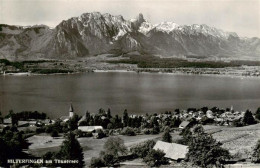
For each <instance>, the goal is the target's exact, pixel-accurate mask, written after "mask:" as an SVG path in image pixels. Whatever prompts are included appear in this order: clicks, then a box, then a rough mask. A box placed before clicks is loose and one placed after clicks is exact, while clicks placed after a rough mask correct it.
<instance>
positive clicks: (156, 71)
mask: <svg viewBox="0 0 260 168" xmlns="http://www.w3.org/2000/svg"><path fill="white" fill-rule="evenodd" d="M166 70H169V69H165V68H162V69H158V68H154V69H152V68H147V69H143V68H141V69H139V68H137V69H131V70H129V69H120V70H119V69H107V70H104V69H91V70H89V69H88V70H87V71H81V72H71V73H50V74H41V73H31V72H17V73H5V74H3V73H2V74H0V76H19V77H24V76H40V75H74V74H85V73H136V74H139V73H141V74H163V75H196V76H214V77H231V78H242V79H243V78H257V79H259V77H260V75H258V74H257V75H245V74H243V73H241V72H240V73H238V72H233V71H232V72H231V71H230V72H229V71H225V73H214V72H213V71H216V70H222V71H224V70H226V69H209V68H207V69H199V70H203V71H201V72H200V73H198V72H197V71H196V70H198V69H196V68H177V69H174V71H171V72H168V71H166ZM172 70H173V69H172ZM184 70H189V71H188V72H185V71H184ZM191 70H195V71H196V72H190V71H191ZM206 70H211V71H212V72H206ZM232 70H234V69H232ZM205 72H206V73H205ZM245 72H246V71H245Z"/></svg>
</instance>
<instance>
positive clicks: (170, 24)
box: [154, 22, 179, 33]
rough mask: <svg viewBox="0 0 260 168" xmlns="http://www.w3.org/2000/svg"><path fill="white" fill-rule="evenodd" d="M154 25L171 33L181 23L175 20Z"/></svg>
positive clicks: (157, 28)
mask: <svg viewBox="0 0 260 168" xmlns="http://www.w3.org/2000/svg"><path fill="white" fill-rule="evenodd" d="M154 27H155V28H156V30H159V31H163V32H166V33H170V32H171V31H173V30H174V29H176V28H177V27H179V25H178V24H176V23H174V22H162V23H159V24H156V25H154Z"/></svg>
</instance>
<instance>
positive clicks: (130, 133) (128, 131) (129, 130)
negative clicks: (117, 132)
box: [121, 127, 136, 136]
mask: <svg viewBox="0 0 260 168" xmlns="http://www.w3.org/2000/svg"><path fill="white" fill-rule="evenodd" d="M121 134H122V135H127V136H135V135H136V134H135V132H134V129H133V128H131V127H125V128H124V129H123V130H122V131H121Z"/></svg>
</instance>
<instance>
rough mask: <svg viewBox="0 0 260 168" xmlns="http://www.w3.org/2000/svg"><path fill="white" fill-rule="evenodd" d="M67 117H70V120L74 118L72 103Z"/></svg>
mask: <svg viewBox="0 0 260 168" xmlns="http://www.w3.org/2000/svg"><path fill="white" fill-rule="evenodd" d="M69 116H70V118H72V117H73V116H74V109H73V106H72V103H70V109H69Z"/></svg>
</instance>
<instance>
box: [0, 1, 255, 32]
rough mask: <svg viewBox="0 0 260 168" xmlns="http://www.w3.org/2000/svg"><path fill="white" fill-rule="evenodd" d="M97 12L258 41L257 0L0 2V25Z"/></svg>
mask: <svg viewBox="0 0 260 168" xmlns="http://www.w3.org/2000/svg"><path fill="white" fill-rule="evenodd" d="M88 12H101V13H110V14H112V15H122V16H123V17H124V18H125V19H131V18H135V17H136V16H137V15H138V14H139V13H142V14H143V15H144V18H145V19H146V20H147V21H149V22H151V23H153V24H156V23H160V22H163V21H171V22H175V23H177V24H179V25H184V24H185V25H191V24H207V25H209V26H213V27H216V28H220V29H222V30H224V31H230V32H236V33H237V34H238V35H239V36H242V37H260V0H0V23H1V24H11V25H21V26H28V25H35V24H45V25H48V26H50V27H55V26H56V25H57V24H59V23H60V22H61V21H62V20H66V19H69V18H71V17H75V16H80V15H81V14H82V13H88Z"/></svg>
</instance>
